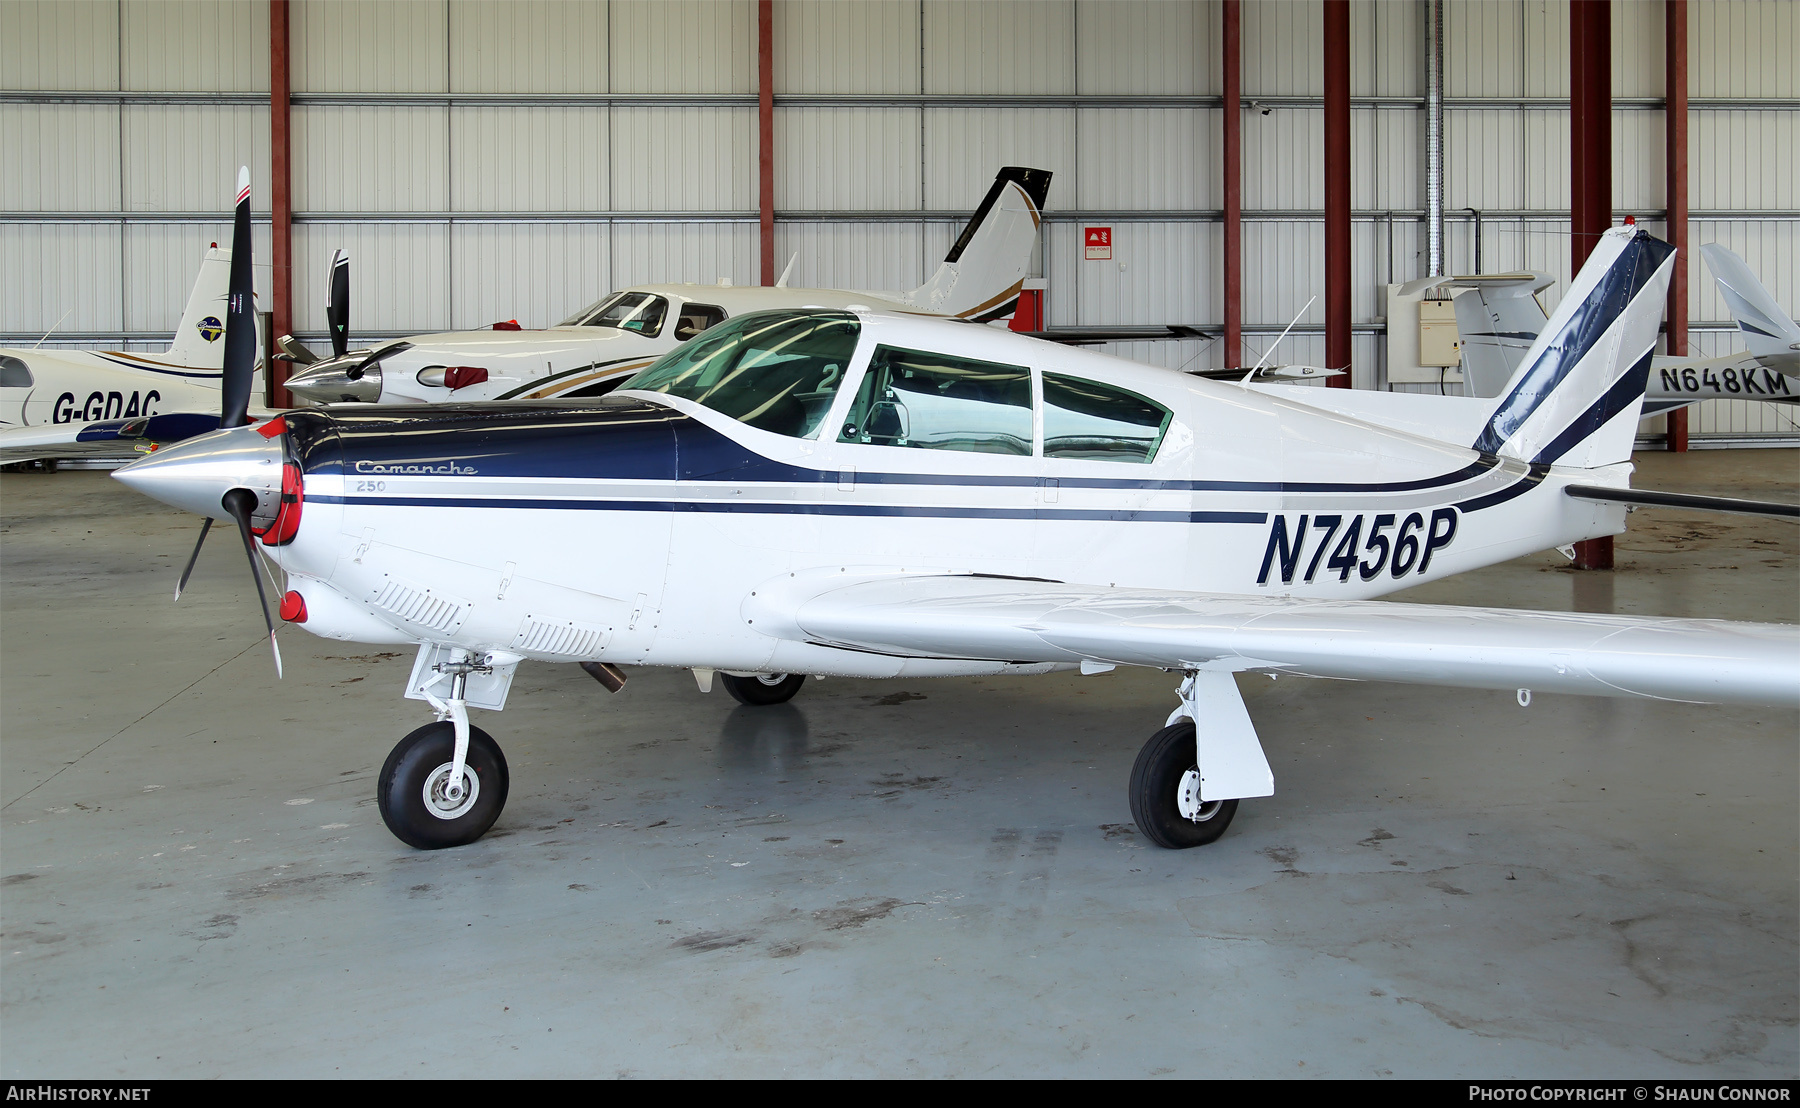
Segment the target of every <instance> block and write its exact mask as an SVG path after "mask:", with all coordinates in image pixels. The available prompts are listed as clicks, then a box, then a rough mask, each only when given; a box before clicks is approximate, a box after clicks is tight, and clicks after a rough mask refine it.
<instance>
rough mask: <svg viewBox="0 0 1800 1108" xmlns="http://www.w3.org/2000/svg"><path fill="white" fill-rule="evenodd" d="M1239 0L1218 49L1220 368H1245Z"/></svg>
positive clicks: (1228, 13)
mask: <svg viewBox="0 0 1800 1108" xmlns="http://www.w3.org/2000/svg"><path fill="white" fill-rule="evenodd" d="M1242 7H1243V5H1242V3H1241V0H1225V10H1224V12H1223V15H1224V24H1225V25H1224V36H1223V42H1222V43H1221V45H1220V51H1221V53H1222V54H1223V59H1222V60H1223V62H1224V69H1225V111H1224V115H1225V119H1224V123H1225V128H1224V130H1225V144H1224V146H1225V148H1224V151H1223V153H1224V158H1223V162H1224V164H1223V165H1222V166H1221V167H1220V170H1219V172H1220V175H1221V178H1222V180H1221V184H1222V185H1223V189H1222V191H1223V192H1224V194H1225V246H1224V252H1225V274H1224V276H1225V282H1224V283H1225V290H1224V291H1225V355H1224V359H1223V364H1224V365H1226V366H1241V365H1243V364H1244V115H1243V106H1242V104H1241V103H1240V98H1241V94H1242V92H1243V70H1242V61H1243V50H1242V42H1243V34H1242V30H1241V27H1242V15H1243V11H1242Z"/></svg>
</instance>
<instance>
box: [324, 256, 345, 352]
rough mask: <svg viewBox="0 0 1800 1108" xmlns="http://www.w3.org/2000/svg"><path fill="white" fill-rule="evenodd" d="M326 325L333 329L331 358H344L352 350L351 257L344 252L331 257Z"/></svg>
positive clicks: (327, 286)
mask: <svg viewBox="0 0 1800 1108" xmlns="http://www.w3.org/2000/svg"><path fill="white" fill-rule="evenodd" d="M325 324H326V326H327V327H329V328H330V329H331V356H332V357H334V358H341V357H343V356H344V354H345V352H346V351H348V350H349V349H350V255H349V254H346V253H345V252H344V251H342V250H339V251H338V252H337V253H335V254H333V255H332V256H331V276H330V278H329V279H328V280H327V283H326V288H325Z"/></svg>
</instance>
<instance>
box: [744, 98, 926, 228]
mask: <svg viewBox="0 0 1800 1108" xmlns="http://www.w3.org/2000/svg"><path fill="white" fill-rule="evenodd" d="M921 126H922V124H921V122H920V113H919V110H918V109H917V108H786V107H784V108H777V109H776V110H775V207H776V208H778V209H781V210H783V211H861V210H875V211H904V210H906V209H908V208H917V207H919V205H920V189H921V187H922V182H921V179H920V164H921V162H920V158H921V156H922V151H921V149H920V141H919V138H920V135H919V132H920V128H921Z"/></svg>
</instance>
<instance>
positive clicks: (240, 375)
mask: <svg viewBox="0 0 1800 1108" xmlns="http://www.w3.org/2000/svg"><path fill="white" fill-rule="evenodd" d="M340 253H341V252H340ZM334 288H335V286H334ZM345 288H346V291H347V290H348V277H346V285H345ZM255 313H256V293H255V288H254V286H253V284H252V278H251V269H250V170H249V167H247V166H246V167H244V168H240V169H239V170H238V187H237V213H236V215H235V217H234V221H233V226H232V230H231V278H230V284H229V285H228V287H227V292H226V301H225V366H224V372H223V374H222V376H221V378H220V381H219V426H220V427H221V428H227V427H243V426H245V425H246V424H248V423H249V422H250V392H251V389H252V388H253V387H254V384H255V375H256V314H255ZM347 315H348V311H347V309H346V317H347ZM334 334H335V332H334ZM334 341H335V339H334ZM219 503H220V506H221V507H223V508H224V509H225V511H226V513H227V514H228V515H230V516H231V518H232V519H234V520H236V521H237V525H238V534H239V535H240V536H242V538H243V540H244V553H245V555H246V556H248V557H249V559H250V576H251V577H252V578H253V579H254V580H255V581H256V597H257V600H258V601H259V602H260V603H261V605H262V614H263V624H264V625H265V626H266V627H268V629H269V649H270V650H271V651H273V652H274V654H275V676H276V677H280V676H281V648H280V647H279V646H277V645H275V621H274V619H273V618H271V617H270V615H269V597H268V594H267V593H266V592H264V591H263V581H262V570H261V567H260V566H258V565H257V563H256V558H257V555H256V538H255V536H254V535H253V534H252V532H251V526H250V517H251V516H252V515H253V514H254V513H255V511H256V504H257V500H256V494H255V493H254V492H251V491H250V490H249V489H242V488H237V489H229V490H227V491H226V493H225V495H224V496H223V497H222V498H220V502H219ZM212 522H213V521H212V517H211V516H208V517H207V518H206V520H205V521H204V522H203V523H201V525H200V538H199V541H197V542H195V543H194V552H193V553H192V554H191V555H189V556H188V560H187V566H186V567H185V568H184V569H183V570H182V571H181V580H180V581H179V582H177V583H176V585H175V599H176V600H180V599H181V590H182V589H184V588H186V587H187V583H188V577H189V576H190V575H192V573H193V572H194V563H195V562H197V561H198V560H199V559H200V548H201V547H202V546H204V545H205V544H206V535H207V532H208V531H210V530H212Z"/></svg>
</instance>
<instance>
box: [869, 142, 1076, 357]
mask: <svg viewBox="0 0 1800 1108" xmlns="http://www.w3.org/2000/svg"><path fill="white" fill-rule="evenodd" d="M1049 192H1050V171H1049V170H1047V169H1022V168H1020V167H1018V166H1007V167H1006V168H1005V169H1002V170H1001V171H1000V172H999V174H998V175H997V176H995V178H994V184H993V187H991V188H989V189H988V194H987V196H986V197H984V198H983V199H982V201H981V206H980V207H979V208H977V209H975V215H974V216H973V217H972V218H971V219H970V220H969V225H968V226H967V227H965V228H963V232H962V234H961V235H959V236H958V237H957V240H956V244H955V245H954V246H952V247H951V248H950V253H948V254H946V255H945V256H944V262H943V264H942V265H940V266H938V270H937V272H936V273H934V274H932V276H931V280H929V281H926V282H925V283H924V284H922V285H920V286H919V287H918V288H916V289H914V290H913V291H911V292H909V293H902V294H900V295H899V296H898V297H897V299H900V300H903V301H905V302H907V303H909V304H912V305H914V306H915V307H918V308H920V309H922V310H924V311H928V312H941V313H943V314H945V315H954V316H961V317H963V318H964V319H974V320H979V321H981V322H984V323H985V322H987V321H989V320H994V319H1001V318H1004V317H1006V316H1008V315H1010V314H1012V311H1013V308H1014V307H1015V306H1017V304H1018V300H1019V289H1020V287H1021V286H1022V285H1023V284H1024V282H1025V274H1026V271H1027V270H1028V269H1029V268H1030V266H1031V251H1032V249H1033V248H1034V247H1035V246H1036V245H1037V236H1038V224H1039V223H1040V222H1042V216H1041V213H1042V211H1043V209H1044V197H1045V196H1047V195H1048V194H1049Z"/></svg>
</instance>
